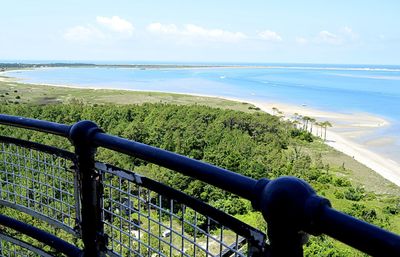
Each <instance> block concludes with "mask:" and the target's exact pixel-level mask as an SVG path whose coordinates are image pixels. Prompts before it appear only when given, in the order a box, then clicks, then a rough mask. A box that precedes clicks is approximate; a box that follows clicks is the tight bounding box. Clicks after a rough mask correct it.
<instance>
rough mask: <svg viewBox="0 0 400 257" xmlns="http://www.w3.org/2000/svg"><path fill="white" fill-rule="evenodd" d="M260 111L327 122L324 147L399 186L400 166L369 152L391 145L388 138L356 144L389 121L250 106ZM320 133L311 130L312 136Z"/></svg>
mask: <svg viewBox="0 0 400 257" xmlns="http://www.w3.org/2000/svg"><path fill="white" fill-rule="evenodd" d="M251 103H252V104H254V105H256V106H257V107H259V108H260V109H261V110H263V111H265V112H267V113H270V114H273V109H272V108H274V107H275V108H277V109H278V110H279V111H281V112H282V113H283V115H284V116H285V117H291V116H293V115H294V114H295V113H298V114H300V115H302V116H308V117H311V118H315V119H316V120H317V121H329V122H330V123H332V124H333V126H332V127H331V128H328V129H327V134H326V144H328V145H329V146H331V147H333V148H335V149H336V150H338V151H340V152H342V153H344V154H346V155H349V156H351V157H353V158H354V159H355V160H357V161H358V162H360V163H362V164H364V165H365V166H367V167H369V168H370V169H372V170H374V171H375V172H377V173H378V174H380V175H381V176H382V177H384V178H386V179H387V180H389V181H391V182H393V183H394V184H396V185H398V186H400V164H399V163H397V162H396V161H394V160H391V159H390V158H388V157H387V156H384V155H382V154H378V153H377V152H375V151H372V150H371V149H370V148H371V147H373V146H374V145H384V144H388V143H390V142H391V141H392V139H391V138H390V137H382V138H378V139H375V140H373V141H371V142H369V143H368V144H360V143H359V142H358V141H360V140H359V139H360V138H363V137H365V136H367V135H371V134H372V133H374V132H375V131H376V130H377V129H381V128H384V127H388V126H390V123H389V121H387V120H385V119H383V118H380V117H377V116H372V115H370V114H365V113H355V114H342V113H333V112H325V111H319V110H315V109H311V108H309V107H307V106H296V105H289V104H282V103H270V102H251ZM317 133H318V134H320V130H318V129H315V128H314V130H313V134H314V135H317Z"/></svg>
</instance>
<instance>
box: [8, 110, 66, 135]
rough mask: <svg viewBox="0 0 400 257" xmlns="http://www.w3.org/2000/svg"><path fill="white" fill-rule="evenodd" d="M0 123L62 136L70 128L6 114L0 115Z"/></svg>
mask: <svg viewBox="0 0 400 257" xmlns="http://www.w3.org/2000/svg"><path fill="white" fill-rule="evenodd" d="M0 124H3V125H9V126H13V127H19V128H26V129H31V130H36V131H40V132H45V133H50V134H54V135H57V136H62V137H67V136H68V133H69V130H70V126H68V125H64V124H59V123H55V122H50V121H43V120H36V119H30V118H24V117H17V116H11V115H6V114H1V115H0Z"/></svg>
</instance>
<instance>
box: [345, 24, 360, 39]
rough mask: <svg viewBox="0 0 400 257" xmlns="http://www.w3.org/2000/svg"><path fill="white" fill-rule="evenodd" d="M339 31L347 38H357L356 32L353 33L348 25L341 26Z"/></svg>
mask: <svg viewBox="0 0 400 257" xmlns="http://www.w3.org/2000/svg"><path fill="white" fill-rule="evenodd" d="M341 32H342V34H343V36H344V37H345V38H346V39H349V40H357V39H358V37H359V36H358V34H357V33H355V32H354V31H353V29H352V28H350V27H348V26H345V27H343V28H342V29H341Z"/></svg>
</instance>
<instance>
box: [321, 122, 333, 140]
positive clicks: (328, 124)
mask: <svg viewBox="0 0 400 257" xmlns="http://www.w3.org/2000/svg"><path fill="white" fill-rule="evenodd" d="M322 126H323V127H324V129H325V133H324V140H325V141H326V128H327V127H332V124H331V123H330V122H329V121H324V122H322Z"/></svg>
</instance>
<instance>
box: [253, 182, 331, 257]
mask: <svg viewBox="0 0 400 257" xmlns="http://www.w3.org/2000/svg"><path fill="white" fill-rule="evenodd" d="M257 195H258V202H253V205H254V207H255V208H256V209H257V210H260V211H261V212H262V213H263V215H264V218H265V220H267V221H268V238H269V241H270V244H271V252H272V256H288V257H289V256H293V257H296V256H303V244H304V242H305V238H306V235H305V233H304V232H302V231H305V232H307V233H313V234H319V233H318V232H319V231H318V229H317V228H315V221H314V219H315V214H316V213H318V210H319V208H320V207H321V206H325V205H326V206H330V203H329V201H328V200H327V199H324V198H322V197H319V196H317V195H316V193H315V191H314V190H313V189H312V188H311V186H310V185H308V184H307V183H306V182H304V181H303V180H301V179H298V178H294V177H280V178H277V179H275V180H272V181H270V182H269V183H267V184H265V186H264V187H263V188H260V191H259V193H258V194H257ZM317 216H318V215H317ZM317 231H318V232H317Z"/></svg>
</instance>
